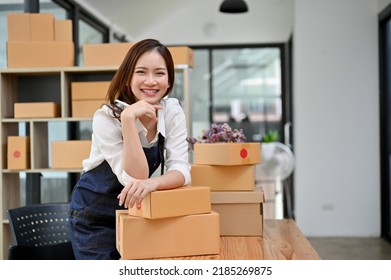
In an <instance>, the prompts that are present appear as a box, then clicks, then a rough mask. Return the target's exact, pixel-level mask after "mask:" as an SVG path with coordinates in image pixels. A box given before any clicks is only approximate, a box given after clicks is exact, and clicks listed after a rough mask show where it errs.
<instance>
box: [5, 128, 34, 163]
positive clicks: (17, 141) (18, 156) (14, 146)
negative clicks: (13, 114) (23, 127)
mask: <svg viewBox="0 0 391 280" xmlns="http://www.w3.org/2000/svg"><path fill="white" fill-rule="evenodd" d="M7 151H8V152H7V154H8V156H7V165H8V169H10V170H22V169H29V168H30V137H29V136H8V139H7Z"/></svg>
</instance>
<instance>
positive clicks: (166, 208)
mask: <svg viewBox="0 0 391 280" xmlns="http://www.w3.org/2000/svg"><path fill="white" fill-rule="evenodd" d="M210 211H211V205H210V188H208V187H202V186H199V187H195V186H187V187H180V188H176V189H170V190H161V191H154V192H151V193H149V194H148V195H147V196H146V197H145V198H144V199H143V201H142V202H141V208H140V209H138V208H137V207H136V206H133V207H132V208H129V215H133V216H138V217H143V218H148V219H160V218H169V217H177V216H184V215H193V214H202V213H210Z"/></svg>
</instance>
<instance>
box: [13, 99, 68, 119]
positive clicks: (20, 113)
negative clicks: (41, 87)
mask: <svg viewBox="0 0 391 280" xmlns="http://www.w3.org/2000/svg"><path fill="white" fill-rule="evenodd" d="M60 115H61V114H60V104H56V103H54V102H21V103H15V104H14V117H15V118H16V119H19V118H57V117H60Z"/></svg>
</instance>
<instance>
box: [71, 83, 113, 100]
mask: <svg viewBox="0 0 391 280" xmlns="http://www.w3.org/2000/svg"><path fill="white" fill-rule="evenodd" d="M110 83H111V82H110V81H97V82H72V83H71V95H72V100H94V99H99V100H104V99H105V98H106V95H107V91H108V90H109V87H110Z"/></svg>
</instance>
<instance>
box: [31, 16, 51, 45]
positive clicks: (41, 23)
mask: <svg viewBox="0 0 391 280" xmlns="http://www.w3.org/2000/svg"><path fill="white" fill-rule="evenodd" d="M30 36H31V41H36V42H53V41H54V15H53V14H46V13H39V14H38V13H37V14H36V13H31V14H30Z"/></svg>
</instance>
